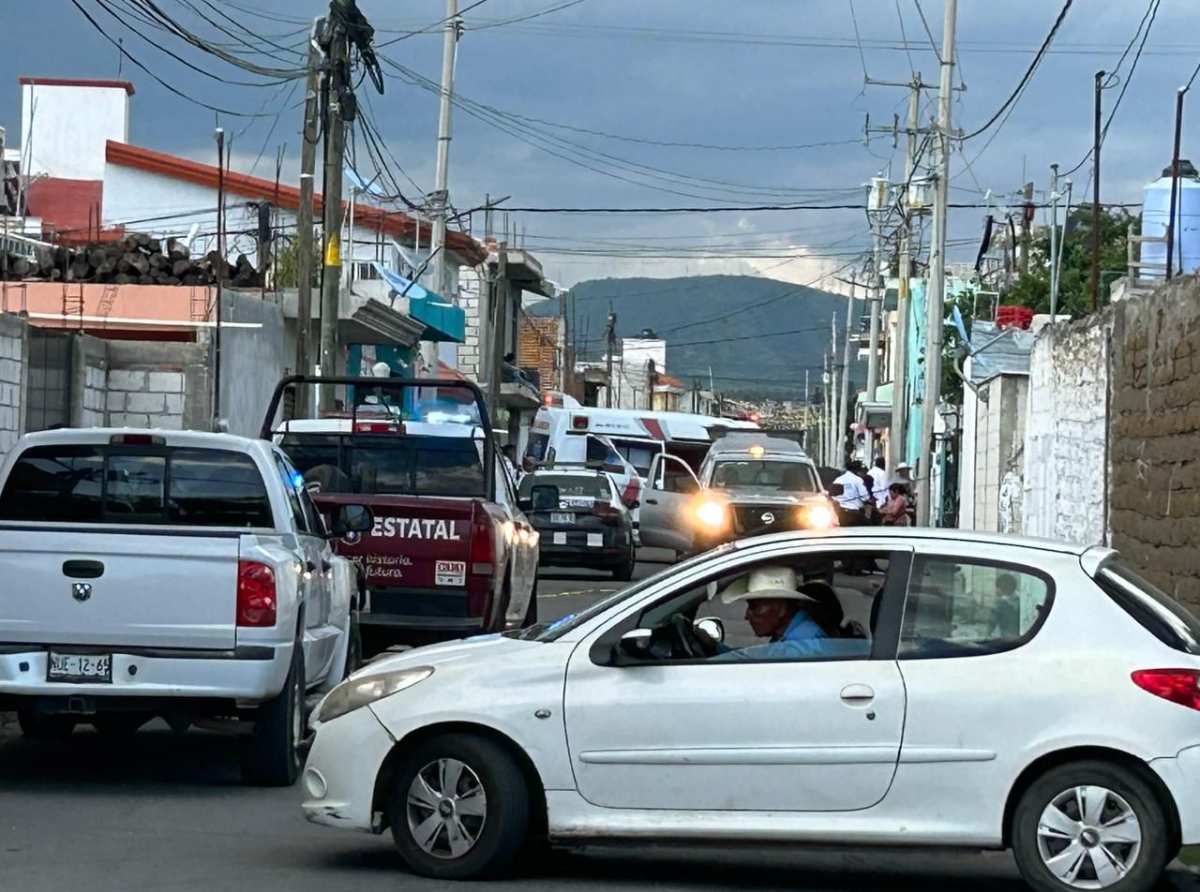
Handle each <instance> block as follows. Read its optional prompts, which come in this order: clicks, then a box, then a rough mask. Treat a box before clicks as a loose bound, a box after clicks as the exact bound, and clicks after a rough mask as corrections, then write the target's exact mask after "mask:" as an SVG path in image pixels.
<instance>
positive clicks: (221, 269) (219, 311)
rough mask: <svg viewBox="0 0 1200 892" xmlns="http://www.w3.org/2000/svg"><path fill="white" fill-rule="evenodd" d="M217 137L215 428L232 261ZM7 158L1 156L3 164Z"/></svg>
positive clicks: (220, 133)
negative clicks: (228, 259) (228, 257)
mask: <svg viewBox="0 0 1200 892" xmlns="http://www.w3.org/2000/svg"><path fill="white" fill-rule="evenodd" d="M214 136H215V137H216V140H217V300H216V305H215V306H214V307H213V322H214V331H213V354H214V355H213V401H212V408H213V428H212V429H213V430H214V431H217V430H220V429H221V428H220V424H221V365H222V364H223V362H224V355H223V354H222V352H221V318H222V316H224V307H223V306H222V304H224V302H225V292H224V282H225V273H226V271H227V269H228V264H227V263H226V262H225V131H224V130H222V129H221V128H220V127H218V128H217V132H216V133H215V134H214ZM2 163H3V160H2V159H0V164H2Z"/></svg>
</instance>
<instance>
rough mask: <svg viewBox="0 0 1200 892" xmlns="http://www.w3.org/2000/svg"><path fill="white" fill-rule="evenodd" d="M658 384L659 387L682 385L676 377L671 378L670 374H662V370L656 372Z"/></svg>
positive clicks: (680, 386)
mask: <svg viewBox="0 0 1200 892" xmlns="http://www.w3.org/2000/svg"><path fill="white" fill-rule="evenodd" d="M658 386H659V387H679V388H682V387H683V382H682V381H680V380H679V379H678V378H672V377H671V376H670V375H664V374H663V373H662V372H659V373H658Z"/></svg>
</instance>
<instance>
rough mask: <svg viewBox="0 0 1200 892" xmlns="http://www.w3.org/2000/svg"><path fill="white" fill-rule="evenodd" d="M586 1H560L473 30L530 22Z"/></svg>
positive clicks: (477, 26) (478, 26)
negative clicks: (536, 10) (526, 13)
mask: <svg viewBox="0 0 1200 892" xmlns="http://www.w3.org/2000/svg"><path fill="white" fill-rule="evenodd" d="M586 2H587V0H566V2H565V3H559V4H557V5H555V6H551V7H549V8H548V9H543V10H541V11H540V12H531V13H529V14H528V15H522V16H517V17H516V18H511V19H506V20H504V21H500V22H492V23H491V24H487V25H476V26H475V27H474V28H472V29H471V30H472V31H482V30H484V29H485V28H501V27H504V26H506V25H515V24H518V23H519V22H528V21H530V20H532V19H539V18H541V17H542V16H547V15H550V14H551V13H555V12H561V11H562V10H564V9H570V8H571V7H572V6H578V5H579V4H580V3H586Z"/></svg>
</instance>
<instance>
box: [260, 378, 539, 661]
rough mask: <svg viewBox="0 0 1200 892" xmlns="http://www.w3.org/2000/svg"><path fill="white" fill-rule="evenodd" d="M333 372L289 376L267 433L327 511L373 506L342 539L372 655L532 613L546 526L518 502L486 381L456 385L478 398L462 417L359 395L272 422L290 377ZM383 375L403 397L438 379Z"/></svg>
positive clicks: (372, 382) (307, 381)
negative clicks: (390, 405)
mask: <svg viewBox="0 0 1200 892" xmlns="http://www.w3.org/2000/svg"><path fill="white" fill-rule="evenodd" d="M331 380H334V379H328V378H324V379H318V378H289V379H285V380H284V381H283V382H281V383H280V385H279V387H278V388H277V391H276V397H275V400H273V402H272V408H271V409H269V410H268V414H267V423H266V424H265V425H264V432H263V433H264V436H266V437H268V438H270V439H273V440H274V441H275V442H277V443H278V444H279V446H280V447H281V448H282V449H283V451H284V452H286V453H287V454H288V456H289V457H290V458H291V460H292V461H293V462H294V463H295V464H296V466H297V468H299V470H300V472H301V473H302V474H303V475H304V479H305V482H306V485H307V487H308V489H309V492H310V493H311V494H312V497H313V500H314V501H315V502H316V504H317V506H318V507H319V508H320V509H321V510H322V511H323V512H325V513H326V514H328V513H330V512H332V511H334V510H335V509H336V508H337V506H339V505H342V504H346V503H348V502H354V503H362V504H365V505H368V506H370V508H371V510H372V512H373V514H374V517H375V522H374V526H373V527H372V528H371V529H370V531H368V532H367V534H366V535H363V536H353V537H348V538H344V539H341V540H339V541H337V542H336V543H334V545H335V548H336V549H337V551H338V553H339V554H341V555H344V556H345V557H347V558H350V559H351V560H353V561H355V562H356V563H357V564H358V565H359V566H360V567H361V568H362V572H363V575H364V576H365V580H366V595H365V598H364V600H363V603H362V605H361V611H360V621H361V623H362V626H363V631H364V636H365V643H366V649H367V652H368V655H370V654H371V653H374V652H377V651H380V650H384V649H386V648H387V647H389V646H391V645H394V644H401V643H405V644H411V643H424V642H427V641H429V640H430V639H435V640H436V639H446V638H458V637H460V636H462V635H465V634H471V633H475V632H502V631H504V630H505V629H507V628H509V627H513V626H522V627H523V626H529V625H532V624H533V623H535V622H536V621H537V572H538V541H537V533H536V531H535V530H534V528H533V526H532V524H530V522H529V519H528V518H527V517H526V516H525V514H524V513H523V512H522V511H521V509H520V507H519V506H518V504H517V494H516V489H515V484H514V483H513V480H512V477H511V476H510V475H509V474H508V472H507V471H506V470H505V468H504V466H503V456H502V455H501V454H500V451H499V450H498V449H497V448H496V446H495V441H494V439H493V437H492V435H491V430H490V425H488V424H487V421H486V410H485V409H484V408H483V397H482V395H481V394H479V393H478V388H477V387H476V386H475V385H474V384H470V383H469V382H457V383H455V384H454V385H453V386H454V387H458V388H460V389H462V390H463V391H464V392H466V393H469V394H471V395H472V396H475V397H477V400H478V404H479V406H478V410H477V411H475V412H467V411H464V412H463V413H462V414H461V415H460V416H457V417H460V418H462V419H465V420H461V421H447V420H443V419H447V418H450V417H455V416H451V415H450V413H447V412H438V413H428V412H427V413H424V417H427V418H430V417H432V418H434V419H437V420H433V421H413V420H411V419H410V418H408V417H405V415H404V413H402V412H400V411H396V412H389V411H387V408H386V407H385V406H383V405H381V404H379V403H374V404H364V403H362V402H361V401H355V402H352V404H351V406H350V408H349V409H343V410H339V411H333V412H330V413H327V414H325V416H324V417H320V418H309V419H295V420H290V421H283V422H280V423H278V424H276V423H274V419H275V417H276V416H275V413H276V411H277V407H278V405H279V404H280V403H281V401H282V394H283V392H284V391H285V390H286V389H287V388H289V387H293V386H307V385H312V384H317V383H320V382H323V381H326V382H327V381H331ZM336 380H338V381H342V382H343V386H349V387H357V388H358V390H359V397H360V398H361V397H362V392H364V391H366V390H367V389H368V388H375V389H378V388H379V387H380V385H381V380H380V379H374V378H347V379H336ZM345 382H351V383H348V384H347V383H345ZM383 383H385V384H386V389H387V390H388V391H389V392H393V393H395V394H397V400H401V399H402V395H403V394H404V392H405V391H406V390H417V389H420V388H425V389H431V388H430V382H429V381H421V380H411V381H409V380H400V379H385V380H384V382H383ZM439 386H440V387H442V388H443V389H449V387H450V385H449V384H448V383H447V382H440V384H439ZM477 419H478V420H477Z"/></svg>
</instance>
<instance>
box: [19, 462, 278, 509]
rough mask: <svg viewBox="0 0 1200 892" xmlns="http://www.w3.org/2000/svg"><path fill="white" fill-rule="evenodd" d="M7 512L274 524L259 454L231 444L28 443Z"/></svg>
mask: <svg viewBox="0 0 1200 892" xmlns="http://www.w3.org/2000/svg"><path fill="white" fill-rule="evenodd" d="M0 520H13V521H37V522H47V523H136V524H176V525H183V526H199V527H273V526H274V518H273V515H272V512H271V501H270V497H269V496H268V494H267V487H266V484H265V483H264V482H263V478H262V474H261V472H260V471H259V470H258V466H257V465H256V464H255V463H254V460H253V459H252V458H251V457H250V456H248V455H245V454H243V453H240V452H231V451H229V450H224V449H184V448H170V447H149V448H144V449H143V448H138V449H130V448H128V447H109V446H94V445H93V446H90V445H74V444H72V445H66V444H64V445H54V446H34V447H32V448H30V449H27V450H25V451H24V452H23V453H22V454H21V456H20V458H18V459H17V461H16V462H15V463H14V465H13V468H12V472H11V473H10V474H9V475H8V479H7V481H5V484H4V490H3V492H0Z"/></svg>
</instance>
